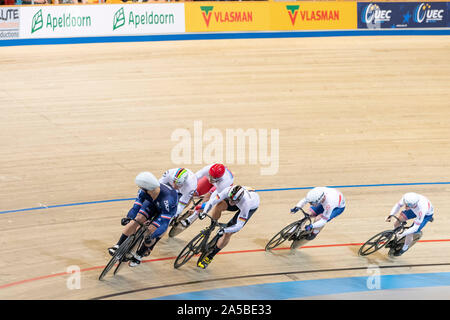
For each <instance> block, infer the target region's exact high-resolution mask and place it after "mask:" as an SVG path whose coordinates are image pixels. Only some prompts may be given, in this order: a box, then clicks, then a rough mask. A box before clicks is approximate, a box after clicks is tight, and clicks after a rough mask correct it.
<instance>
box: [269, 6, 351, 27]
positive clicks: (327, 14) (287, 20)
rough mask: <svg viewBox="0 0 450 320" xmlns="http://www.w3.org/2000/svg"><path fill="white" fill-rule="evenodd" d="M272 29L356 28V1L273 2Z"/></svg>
mask: <svg viewBox="0 0 450 320" xmlns="http://www.w3.org/2000/svg"><path fill="white" fill-rule="evenodd" d="M271 7H272V10H271V30H345V29H356V27H357V25H356V2H339V1H338V2H303V1H301V2H282V3H280V2H272V3H271Z"/></svg>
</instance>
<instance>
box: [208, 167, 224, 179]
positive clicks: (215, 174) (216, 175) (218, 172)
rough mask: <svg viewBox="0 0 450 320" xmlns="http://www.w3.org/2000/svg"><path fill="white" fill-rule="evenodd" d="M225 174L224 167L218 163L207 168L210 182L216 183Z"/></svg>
mask: <svg viewBox="0 0 450 320" xmlns="http://www.w3.org/2000/svg"><path fill="white" fill-rule="evenodd" d="M224 174H225V166H224V165H223V164H220V163H216V164H213V165H212V166H211V168H209V176H210V178H211V180H212V181H217V180H218V179H220V178H222V177H223V175H224Z"/></svg>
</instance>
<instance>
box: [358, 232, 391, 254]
mask: <svg viewBox="0 0 450 320" xmlns="http://www.w3.org/2000/svg"><path fill="white" fill-rule="evenodd" d="M393 236H394V232H393V231H383V232H380V233H378V234H376V235H374V236H373V237H372V238H370V239H369V240H367V241H366V243H364V244H363V245H362V246H361V248H359V251H358V254H359V255H360V256H367V255H369V254H372V253H374V252H376V251H378V250H380V249H381V248H383V247H384V246H385V245H386V244H387V243H388V242H389V241H390V240H391V239H392V237H393Z"/></svg>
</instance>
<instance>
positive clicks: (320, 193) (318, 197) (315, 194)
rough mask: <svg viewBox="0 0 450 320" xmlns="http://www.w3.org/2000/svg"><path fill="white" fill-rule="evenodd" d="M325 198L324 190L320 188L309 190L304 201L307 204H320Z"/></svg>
mask: <svg viewBox="0 0 450 320" xmlns="http://www.w3.org/2000/svg"><path fill="white" fill-rule="evenodd" d="M324 197H325V190H324V188H321V187H316V188H313V189H311V190H310V191H309V192H308V194H307V195H306V201H307V202H309V203H320V202H321V201H322V200H323V198H324Z"/></svg>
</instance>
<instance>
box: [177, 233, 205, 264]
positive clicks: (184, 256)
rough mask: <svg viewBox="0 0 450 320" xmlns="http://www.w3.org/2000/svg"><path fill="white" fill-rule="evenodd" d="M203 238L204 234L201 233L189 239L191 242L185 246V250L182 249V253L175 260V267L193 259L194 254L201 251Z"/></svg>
mask: <svg viewBox="0 0 450 320" xmlns="http://www.w3.org/2000/svg"><path fill="white" fill-rule="evenodd" d="M203 238H204V234H203V233H199V234H198V235H196V236H195V237H194V239H192V240H191V241H189V243H188V244H187V245H186V246H185V247H184V248H183V250H181V252H180V254H179V255H178V257H177V258H176V259H175V262H174V263H173V267H174V268H175V269H178V268H179V267H181V266H182V265H183V264H185V263H186V262H188V261H189V260H191V258H192V257H193V256H194V255H196V254H197V253H199V252H200V246H201V243H202V240H203Z"/></svg>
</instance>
